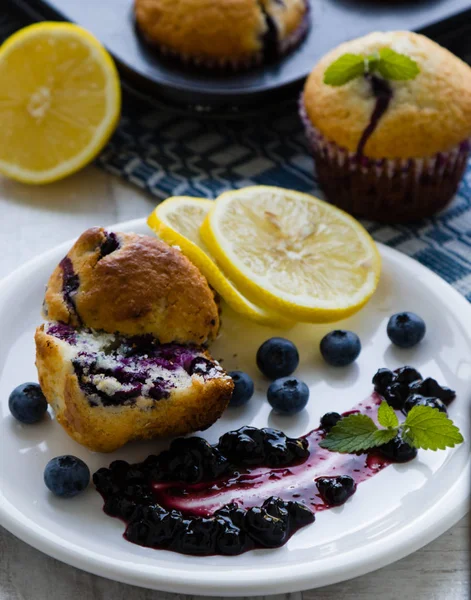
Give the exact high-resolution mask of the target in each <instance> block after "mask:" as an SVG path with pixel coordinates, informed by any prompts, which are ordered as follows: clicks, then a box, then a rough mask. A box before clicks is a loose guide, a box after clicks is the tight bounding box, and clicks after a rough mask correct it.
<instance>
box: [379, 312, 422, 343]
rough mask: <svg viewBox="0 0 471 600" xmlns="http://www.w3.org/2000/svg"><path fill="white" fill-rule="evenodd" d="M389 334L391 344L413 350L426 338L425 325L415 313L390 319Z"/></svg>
mask: <svg viewBox="0 0 471 600" xmlns="http://www.w3.org/2000/svg"><path fill="white" fill-rule="evenodd" d="M387 333H388V337H389V339H390V340H391V342H392V343H393V344H395V345H396V346H399V347H400V348H412V346H415V345H416V344H418V343H419V342H420V341H421V340H422V339H423V338H424V335H425V323H424V320H423V319H422V318H421V317H419V316H418V315H416V314H415V313H412V312H402V313H396V314H395V315H393V316H392V317H391V318H390V319H389V322H388V326H387Z"/></svg>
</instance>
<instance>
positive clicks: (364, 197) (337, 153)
mask: <svg viewBox="0 0 471 600" xmlns="http://www.w3.org/2000/svg"><path fill="white" fill-rule="evenodd" d="M300 116H301V119H302V121H303V123H304V127H305V130H306V135H307V138H308V141H309V146H310V148H311V152H312V155H313V157H314V162H315V164H316V170H317V177H318V181H319V185H320V186H321V188H322V190H323V191H324V193H325V195H326V197H327V199H328V200H329V202H331V203H332V204H335V205H336V206H339V207H340V208H342V209H344V210H346V211H347V212H349V213H352V214H354V215H357V216H359V217H364V218H367V219H372V220H374V221H381V222H388V223H403V222H408V221H416V220H419V219H422V218H425V217H429V216H431V215H433V214H435V213H436V212H438V211H440V210H442V209H443V208H444V207H445V206H446V205H447V204H448V203H449V202H450V200H451V199H452V198H453V196H454V195H455V193H456V190H457V188H458V185H459V182H460V180H461V178H462V176H463V173H464V170H465V168H466V164H467V159H468V156H469V152H470V148H471V140H469V139H466V140H463V142H461V143H460V144H458V145H457V146H456V147H455V148H453V149H451V150H449V151H447V152H438V153H437V154H435V155H433V156H431V157H424V158H408V159H388V158H382V159H371V158H368V157H365V156H360V157H358V156H357V154H356V153H354V152H350V151H348V150H346V149H345V148H342V147H340V146H338V145H337V144H336V143H335V142H332V141H331V140H328V139H327V138H325V137H324V136H323V135H322V134H321V133H320V131H319V130H318V129H316V128H315V127H314V125H313V124H312V123H311V121H310V120H309V117H308V116H307V113H306V109H305V107H304V102H303V99H302V97H301V99H300Z"/></svg>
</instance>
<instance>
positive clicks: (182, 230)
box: [147, 196, 293, 328]
mask: <svg viewBox="0 0 471 600" xmlns="http://www.w3.org/2000/svg"><path fill="white" fill-rule="evenodd" d="M213 204H214V202H213V201H212V200H205V199H203V198H190V197H188V196H176V197H173V198H168V199H167V200H165V201H164V202H162V203H161V204H159V205H158V206H157V207H156V208H155V210H154V211H153V212H152V213H151V214H150V216H149V218H148V219H147V223H148V225H149V227H150V228H151V229H153V230H154V231H155V233H156V234H157V235H158V236H159V237H160V238H161V239H163V240H164V241H165V242H167V243H168V244H171V245H174V246H179V248H180V249H181V251H182V252H183V254H184V255H185V256H186V257H187V258H189V259H190V260H191V262H192V263H193V264H194V265H196V266H197V267H198V269H199V270H200V271H201V272H202V273H203V275H204V276H205V277H206V279H207V280H208V281H209V283H210V284H211V285H212V287H213V288H214V289H215V290H216V291H217V292H218V294H220V295H221V296H222V298H224V300H225V301H226V302H227V304H228V305H229V306H230V307H231V308H232V309H233V310H234V311H235V312H237V313H239V314H241V315H243V316H244V317H246V318H247V319H250V320H251V321H255V322H257V323H260V324H261V325H269V326H273V327H282V328H286V327H290V326H292V325H293V323H292V322H291V321H289V320H287V319H285V318H283V317H282V316H281V315H278V314H276V313H274V312H271V311H268V310H264V309H263V308H260V307H259V306H257V305H255V304H252V302H250V301H249V300H247V298H245V297H244V296H243V295H242V294H241V293H240V292H239V291H238V290H237V289H236V288H235V287H234V285H233V284H232V283H231V282H230V281H229V280H228V279H227V278H226V276H225V275H224V273H223V272H222V271H221V270H220V269H219V267H218V266H217V265H216V263H215V262H214V260H213V259H212V258H211V256H210V254H209V252H208V249H207V248H206V246H205V244H204V242H203V240H202V239H201V236H200V233H199V230H200V226H201V224H202V223H203V221H204V219H205V217H206V215H207V214H208V212H209V210H210V208H211V207H212V206H213Z"/></svg>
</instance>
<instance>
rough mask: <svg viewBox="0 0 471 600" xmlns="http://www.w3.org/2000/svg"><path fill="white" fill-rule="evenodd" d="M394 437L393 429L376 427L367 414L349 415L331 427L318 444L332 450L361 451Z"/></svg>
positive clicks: (384, 442)
mask: <svg viewBox="0 0 471 600" xmlns="http://www.w3.org/2000/svg"><path fill="white" fill-rule="evenodd" d="M394 437H396V431H395V430H389V429H378V428H377V427H376V425H375V423H374V421H373V420H372V419H370V417H369V416H368V415H350V416H348V417H344V418H343V419H342V420H341V421H339V422H338V423H337V425H335V426H334V427H333V428H332V429H331V432H330V433H328V434H327V436H326V437H325V439H324V440H322V442H321V443H320V446H321V447H322V448H325V449H326V450H332V451H333V452H347V453H352V452H361V451H363V450H368V449H369V448H376V447H377V446H381V445H382V444H386V443H387V442H389V441H390V440H392V439H393V438H394Z"/></svg>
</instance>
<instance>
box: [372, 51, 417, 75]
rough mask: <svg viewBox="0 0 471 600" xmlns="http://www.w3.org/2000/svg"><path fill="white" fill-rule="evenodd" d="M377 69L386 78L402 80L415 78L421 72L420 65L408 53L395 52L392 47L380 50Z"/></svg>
mask: <svg viewBox="0 0 471 600" xmlns="http://www.w3.org/2000/svg"><path fill="white" fill-rule="evenodd" d="M375 68H376V70H377V71H378V73H379V74H380V75H382V76H383V77H384V79H393V80H402V81H405V80H407V79H414V78H415V77H417V75H418V74H419V73H420V69H419V65H418V64H417V63H416V62H415V60H412V58H410V56H407V55H406V54H399V52H394V50H391V48H382V49H381V50H380V51H379V60H378V61H377V63H376V65H375Z"/></svg>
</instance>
